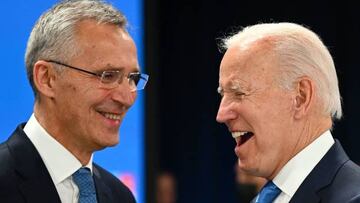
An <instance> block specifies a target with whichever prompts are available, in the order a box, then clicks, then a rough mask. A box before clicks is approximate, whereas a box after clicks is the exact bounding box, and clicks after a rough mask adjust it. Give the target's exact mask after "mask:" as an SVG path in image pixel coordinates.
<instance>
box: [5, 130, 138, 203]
mask: <svg viewBox="0 0 360 203" xmlns="http://www.w3.org/2000/svg"><path fill="white" fill-rule="evenodd" d="M23 127H24V124H23V125H20V126H18V128H17V129H16V130H15V132H14V133H13V134H12V135H11V136H10V137H9V139H8V140H7V141H5V142H4V143H2V144H0V202H1V203H15V202H16V203H22V202H28V203H50V202H51V203H61V201H60V198H59V195H58V193H57V191H56V188H55V185H54V183H53V181H52V179H51V177H50V174H49V172H48V171H47V169H46V167H45V164H44V162H43V161H42V159H41V157H40V155H39V153H38V152H37V150H36V148H35V146H34V145H33V144H32V142H31V141H30V140H29V138H28V137H27V136H26V134H25V133H24V131H23ZM59 161H61V160H59ZM93 166H94V168H93V174H94V175H93V177H94V182H95V187H96V193H97V199H98V203H113V202H121V203H135V199H134V196H133V195H132V193H131V192H130V190H129V189H128V188H127V187H126V186H125V185H124V184H123V183H122V182H121V181H120V180H119V179H118V178H116V177H115V176H113V175H112V174H110V173H109V172H108V171H106V170H105V169H103V168H101V167H100V166H98V165H96V164H94V165H93Z"/></svg>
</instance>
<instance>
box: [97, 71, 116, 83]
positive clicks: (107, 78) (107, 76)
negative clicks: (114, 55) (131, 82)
mask: <svg viewBox="0 0 360 203" xmlns="http://www.w3.org/2000/svg"><path fill="white" fill-rule="evenodd" d="M118 75H119V72H114V71H105V72H103V74H102V76H101V78H102V80H103V82H105V83H106V82H114V81H115V80H116V79H117V77H118Z"/></svg>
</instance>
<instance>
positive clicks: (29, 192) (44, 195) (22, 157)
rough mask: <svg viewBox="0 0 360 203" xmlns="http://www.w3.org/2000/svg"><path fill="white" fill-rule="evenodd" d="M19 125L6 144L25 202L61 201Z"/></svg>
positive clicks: (44, 167)
mask: <svg viewBox="0 0 360 203" xmlns="http://www.w3.org/2000/svg"><path fill="white" fill-rule="evenodd" d="M23 127H24V124H23V125H21V126H19V127H18V128H17V129H16V131H15V132H14V133H13V134H12V135H11V137H10V138H9V140H8V141H7V144H8V146H9V150H10V153H11V155H12V156H13V158H14V160H15V170H16V172H17V174H18V176H19V190H20V191H21V193H22V195H23V196H24V198H25V199H26V200H27V202H54V203H57V202H58V203H61V201H60V198H59V195H58V193H57V191H56V188H55V185H54V183H53V182H52V179H51V177H50V174H49V172H48V171H47V169H46V166H45V164H44V162H43V161H42V159H41V157H40V155H39V153H38V152H37V151H36V148H35V147H34V145H33V144H32V143H31V141H30V140H29V138H28V137H27V136H26V134H25V133H24V131H23V130H22V129H23Z"/></svg>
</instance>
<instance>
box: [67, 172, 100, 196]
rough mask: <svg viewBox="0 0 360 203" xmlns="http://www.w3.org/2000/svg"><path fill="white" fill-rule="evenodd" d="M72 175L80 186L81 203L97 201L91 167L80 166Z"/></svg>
mask: <svg viewBox="0 0 360 203" xmlns="http://www.w3.org/2000/svg"><path fill="white" fill-rule="evenodd" d="M72 177H73V181H74V182H75V184H76V185H77V186H78V188H79V203H97V201H96V190H95V184H94V180H93V178H92V176H91V171H90V169H88V168H80V169H79V170H77V171H76V172H75V173H74V174H73V175H72Z"/></svg>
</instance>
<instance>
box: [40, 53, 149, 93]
mask: <svg viewBox="0 0 360 203" xmlns="http://www.w3.org/2000/svg"><path fill="white" fill-rule="evenodd" d="M45 61H46V62H49V63H55V64H58V65H61V66H65V67H68V68H71V69H74V70H77V71H81V72H83V73H87V74H90V75H94V76H96V77H98V78H100V81H101V83H102V84H104V85H105V87H106V88H109V89H112V88H115V87H118V86H119V85H120V84H121V83H122V82H123V79H124V78H126V79H127V80H128V82H129V86H130V90H131V91H132V92H135V91H138V90H142V89H144V88H145V86H146V83H147V81H148V79H149V75H147V74H144V73H139V72H134V73H129V74H128V75H124V72H123V71H119V70H106V71H103V72H101V73H94V72H90V71H87V70H84V69H81V68H77V67H74V66H70V65H67V64H65V63H61V62H58V61H54V60H45Z"/></svg>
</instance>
